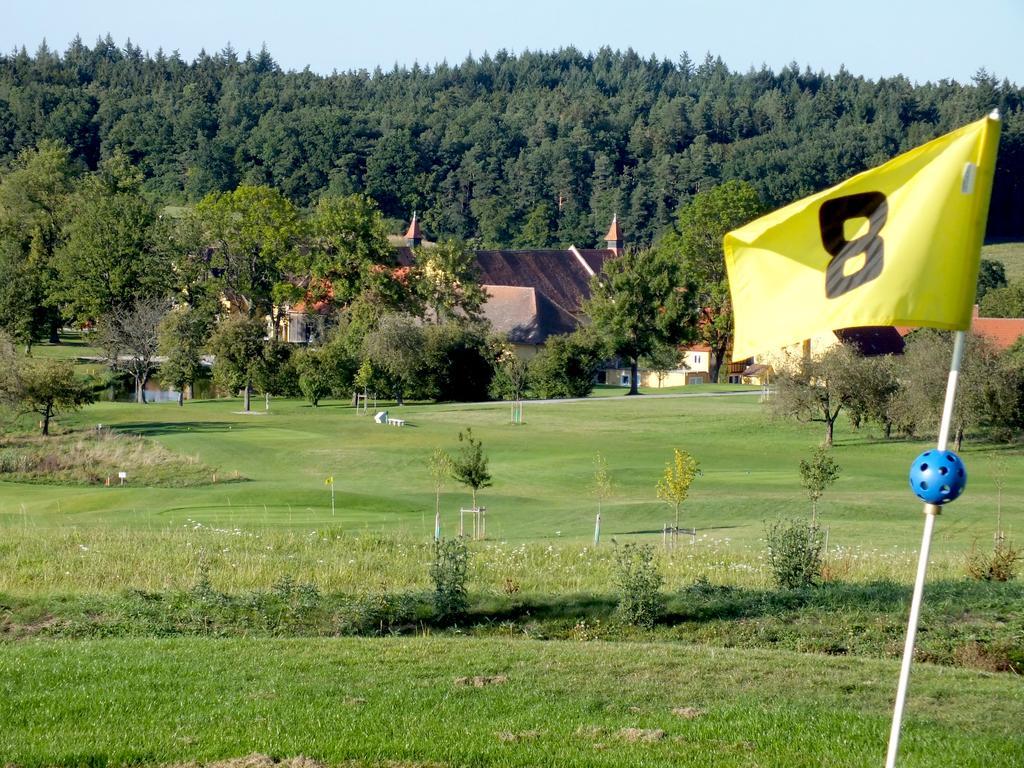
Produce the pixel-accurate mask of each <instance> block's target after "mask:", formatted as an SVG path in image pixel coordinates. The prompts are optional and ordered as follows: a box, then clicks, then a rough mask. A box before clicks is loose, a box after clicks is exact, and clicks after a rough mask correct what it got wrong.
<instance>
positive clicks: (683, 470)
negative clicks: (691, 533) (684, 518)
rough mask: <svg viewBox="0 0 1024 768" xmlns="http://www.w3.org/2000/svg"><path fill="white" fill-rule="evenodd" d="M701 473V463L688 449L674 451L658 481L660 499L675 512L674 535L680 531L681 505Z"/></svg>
mask: <svg viewBox="0 0 1024 768" xmlns="http://www.w3.org/2000/svg"><path fill="white" fill-rule="evenodd" d="M700 474H701V471H700V464H699V463H698V461H697V459H695V458H694V457H693V456H692V455H691V454H690V453H689V452H688V451H682V450H680V449H678V448H676V449H674V450H673V451H672V461H670V462H666V463H665V472H664V473H663V474H662V476H661V480H659V481H658V488H657V490H658V499H660V500H661V501H664V502H665V503H666V504H668V505H669V506H670V507H672V509H673V511H674V512H675V523H674V524H673V529H672V535H673V537H675V536H676V535H678V533H679V507H680V506H682V503H683V502H684V501H686V499H687V497H688V496H689V495H690V486H691V485H692V484H693V481H694V480H695V479H697V477H699V476H700Z"/></svg>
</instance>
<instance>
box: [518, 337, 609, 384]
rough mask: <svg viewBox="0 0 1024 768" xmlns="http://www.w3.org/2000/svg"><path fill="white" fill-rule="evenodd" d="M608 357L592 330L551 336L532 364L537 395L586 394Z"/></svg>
mask: <svg viewBox="0 0 1024 768" xmlns="http://www.w3.org/2000/svg"><path fill="white" fill-rule="evenodd" d="M604 357H605V350H604V347H603V346H602V343H601V342H600V340H598V339H597V338H596V337H595V336H594V335H593V334H592V333H588V332H585V331H577V332H576V333H572V334H567V335H562V336H549V337H548V339H547V342H546V343H545V345H544V349H542V350H541V351H540V353H539V354H538V355H537V356H536V357H535V358H533V359H532V360H531V361H530V364H529V366H528V378H529V381H530V388H531V389H532V390H533V393H534V394H535V395H536V396H537V397H544V398H551V397H586V396H587V395H589V394H590V393H591V391H592V390H593V389H594V376H595V374H596V373H597V370H598V368H600V367H601V362H602V360H603V359H604Z"/></svg>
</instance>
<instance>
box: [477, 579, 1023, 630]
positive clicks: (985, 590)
mask: <svg viewBox="0 0 1024 768" xmlns="http://www.w3.org/2000/svg"><path fill="white" fill-rule="evenodd" d="M910 595H911V588H910V586H909V585H903V584H896V583H895V582H891V581H876V582H869V583H864V584H855V583H846V582H834V583H829V584H823V585H820V586H817V587H808V588H805V589H748V588H740V587H729V586H722V585H715V584H710V583H708V582H705V581H698V582H697V583H695V584H692V585H690V586H689V587H686V588H684V589H681V590H679V591H677V592H672V593H669V594H667V595H666V596H665V598H666V599H665V603H664V611H663V612H662V615H661V617H660V619H659V622H658V623H659V624H663V625H673V624H680V623H684V622H712V621H730V620H741V619H759V618H766V617H775V618H786V617H791V616H794V615H796V614H804V615H806V614H815V615H821V616H824V615H828V614H839V615H846V614H889V615H892V614H899V616H901V617H903V616H905V615H906V611H907V610H909V605H910ZM616 602H617V597H616V596H615V595H610V594H602V595H590V594H571V595H552V596H546V595H524V596H522V597H519V596H517V595H513V596H510V597H506V598H500V597H494V598H490V599H486V600H480V601H479V602H477V604H476V605H475V606H474V608H473V610H472V612H471V619H473V620H476V621H494V622H503V621H523V620H534V621H554V620H578V619H595V618H600V619H604V618H606V617H611V616H612V614H613V613H614V612H615V606H616ZM925 603H926V610H928V611H930V612H933V613H937V614H942V615H950V616H957V617H960V616H962V615H963V614H964V613H965V612H971V611H982V612H990V611H991V612H999V613H1002V612H1006V613H1007V614H1008V615H1010V614H1015V613H1016V612H1017V611H1019V610H1020V608H1021V607H1022V606H1021V603H1024V585H1022V584H1018V583H1011V584H996V583H988V582H975V581H942V582H935V583H932V584H929V585H928V589H927V596H926V600H925ZM901 620H902V619H901Z"/></svg>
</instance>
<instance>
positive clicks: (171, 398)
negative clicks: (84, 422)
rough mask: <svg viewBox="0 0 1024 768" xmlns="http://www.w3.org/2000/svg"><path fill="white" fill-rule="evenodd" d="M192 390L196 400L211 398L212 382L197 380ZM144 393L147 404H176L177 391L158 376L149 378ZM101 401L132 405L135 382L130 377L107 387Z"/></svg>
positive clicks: (212, 392) (212, 394)
mask: <svg viewBox="0 0 1024 768" xmlns="http://www.w3.org/2000/svg"><path fill="white" fill-rule="evenodd" d="M192 390H193V397H194V398H195V399H197V400H203V399H206V398H210V397H213V396H214V391H213V381H211V380H210V379H199V380H198V381H197V382H196V383H195V384H194V385H193V387H192ZM145 391H146V402H147V403H168V402H174V403H176V402H178V390H177V389H175V388H174V387H172V386H171V385H169V384H163V383H162V382H161V381H160V375H159V374H157V375H154V376H151V377H150V379H149V381H147V382H146V386H145ZM101 399H103V400H108V401H111V402H117V403H134V402H135V380H134V379H132V378H131V377H125V378H121V379H118V380H117V381H116V382H115V383H114V384H113V385H112V386H110V387H107V389H106V391H105V392H104V393H103V395H102V396H101ZM186 399H187V398H186Z"/></svg>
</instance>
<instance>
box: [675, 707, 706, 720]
mask: <svg viewBox="0 0 1024 768" xmlns="http://www.w3.org/2000/svg"><path fill="white" fill-rule="evenodd" d="M672 714H673V715H675V716H676V717H681V718H683V719H684V720H695V719H697V718H698V717H700V716H701V715H703V714H704V713H703V712H701V711H700V710H699V709H697V708H696V707H672Z"/></svg>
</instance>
